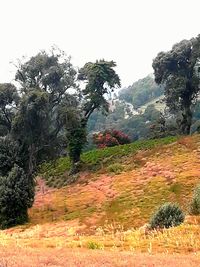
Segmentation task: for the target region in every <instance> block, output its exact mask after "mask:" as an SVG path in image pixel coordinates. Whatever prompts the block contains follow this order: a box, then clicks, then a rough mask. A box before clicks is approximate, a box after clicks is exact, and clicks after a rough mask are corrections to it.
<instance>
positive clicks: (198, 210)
mask: <svg viewBox="0 0 200 267" xmlns="http://www.w3.org/2000/svg"><path fill="white" fill-rule="evenodd" d="M189 213H190V214H192V215H199V214H200V185H197V186H196V188H195V190H194V194H193V198H192V201H191V203H190V207H189Z"/></svg>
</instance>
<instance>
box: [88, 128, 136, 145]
mask: <svg viewBox="0 0 200 267" xmlns="http://www.w3.org/2000/svg"><path fill="white" fill-rule="evenodd" d="M93 142H94V144H96V145H97V148H105V147H112V146H118V145H124V144H129V143H130V142H131V140H130V138H129V137H128V135H126V134H124V133H123V132H121V131H117V130H105V131H104V132H100V133H98V134H94V135H93Z"/></svg>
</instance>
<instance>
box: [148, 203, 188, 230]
mask: <svg viewBox="0 0 200 267" xmlns="http://www.w3.org/2000/svg"><path fill="white" fill-rule="evenodd" d="M184 219H185V215H184V213H183V211H182V210H181V209H180V207H179V206H178V205H177V204H173V203H165V204H163V205H162V206H160V207H159V208H158V209H157V211H156V212H155V213H154V214H153V216H152V217H151V219H150V228H151V229H159V228H170V227H174V226H178V225H180V224H181V223H182V222H183V221H184Z"/></svg>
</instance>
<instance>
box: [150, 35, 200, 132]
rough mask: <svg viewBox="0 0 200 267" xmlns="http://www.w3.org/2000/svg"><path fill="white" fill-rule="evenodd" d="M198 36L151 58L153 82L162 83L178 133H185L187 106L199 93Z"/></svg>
mask: <svg viewBox="0 0 200 267" xmlns="http://www.w3.org/2000/svg"><path fill="white" fill-rule="evenodd" d="M199 57H200V35H199V36H197V37H196V38H192V39H191V40H183V41H181V42H179V43H177V44H175V45H174V46H173V47H172V49H171V50H170V51H168V52H160V53H158V55H157V57H156V58H155V59H154V61H153V69H154V74H155V81H156V82H157V83H158V84H163V85H165V91H164V93H165V99H166V104H167V106H168V108H169V110H170V112H172V113H174V114H177V113H180V114H181V117H180V118H177V123H178V125H179V128H180V133H182V134H189V133H190V127H191V124H192V110H191V106H192V104H193V103H194V102H195V100H196V99H197V95H198V93H199V84H200V79H199V77H200V76H199V70H200V69H199Z"/></svg>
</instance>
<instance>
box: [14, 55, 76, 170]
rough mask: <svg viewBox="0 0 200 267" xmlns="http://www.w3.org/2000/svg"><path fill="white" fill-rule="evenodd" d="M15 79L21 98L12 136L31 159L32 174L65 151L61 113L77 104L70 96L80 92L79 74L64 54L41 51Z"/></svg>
mask: <svg viewBox="0 0 200 267" xmlns="http://www.w3.org/2000/svg"><path fill="white" fill-rule="evenodd" d="M15 78H16V81H18V82H19V84H20V92H21V95H22V98H21V103H20V108H19V110H18V112H17V113H16V116H15V120H14V125H13V134H14V135H15V138H17V140H18V141H19V143H20V145H21V147H22V151H23V154H24V156H26V155H28V159H26V162H28V166H27V167H28V169H29V172H30V173H32V172H33V171H34V170H35V167H36V166H37V165H38V164H39V163H40V162H41V161H42V160H46V159H48V158H53V157H55V156H57V155H59V153H60V152H61V150H62V149H63V148H64V147H65V148H66V137H65V136H66V133H65V131H64V125H63V120H62V119H61V118H62V116H61V111H62V110H63V105H65V106H66V107H68V108H70V107H71V105H74V102H76V95H75V94H74V93H71V92H70V93H68V91H69V90H70V89H77V86H76V83H75V80H76V70H75V69H74V67H73V66H72V64H71V62H70V58H69V57H66V55H65V54H64V52H62V51H60V50H59V51H55V50H52V51H51V53H49V54H48V53H47V52H45V51H42V52H40V53H38V54H37V55H36V56H34V57H31V58H30V59H29V60H28V61H26V62H25V63H23V64H22V63H20V65H19V66H18V70H17V73H16V76H15ZM25 133H26V134H25Z"/></svg>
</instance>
